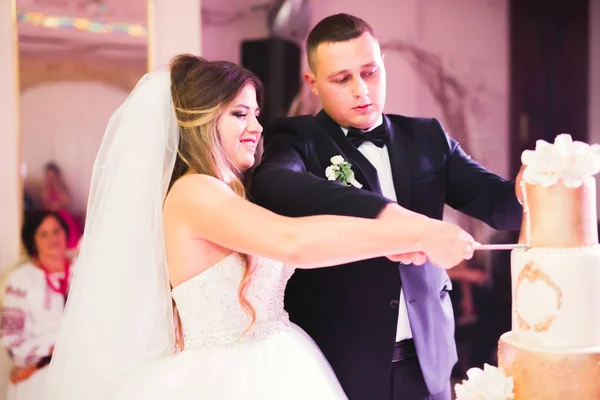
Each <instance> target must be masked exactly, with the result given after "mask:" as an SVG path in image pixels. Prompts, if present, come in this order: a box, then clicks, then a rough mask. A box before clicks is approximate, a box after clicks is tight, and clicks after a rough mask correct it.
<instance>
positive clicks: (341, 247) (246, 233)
mask: <svg viewBox="0 0 600 400" xmlns="http://www.w3.org/2000/svg"><path fill="white" fill-rule="evenodd" d="M387 207H396V208H398V209H401V207H399V206H398V205H396V204H390V205H388V206H387ZM384 210H385V209H384ZM401 210H403V211H401ZM401 210H396V213H403V214H404V215H403V219H404V221H403V222H404V223H402V224H398V223H397V220H396V221H394V222H395V223H390V222H389V220H384V219H364V218H354V217H339V216H327V215H323V216H312V217H302V218H289V217H283V216H280V215H277V214H275V213H272V212H270V211H268V210H266V209H264V208H262V207H259V206H257V205H255V204H253V203H251V202H249V201H247V200H244V199H242V198H241V197H239V196H237V195H236V194H235V193H234V192H233V191H232V190H231V189H230V188H229V187H228V186H227V185H226V184H224V183H223V182H221V181H220V180H218V179H216V178H212V177H209V176H206V175H188V176H185V177H183V178H181V179H180V180H179V181H177V182H176V183H175V185H174V186H173V188H172V190H171V192H170V193H169V196H168V197H167V201H166V203H165V211H167V212H168V213H169V214H170V215H171V216H172V217H175V218H176V219H177V220H182V221H186V223H187V224H189V225H190V226H191V229H192V231H193V233H194V234H195V235H197V236H198V237H199V238H202V239H205V240H208V241H210V242H213V243H215V244H217V245H220V246H223V247H225V248H229V249H232V250H234V251H237V252H241V253H247V254H252V255H258V256H263V257H267V258H271V259H275V260H280V261H282V262H285V263H288V264H290V265H294V266H297V267H299V268H314V267H320V266H331V265H338V264H343V263H348V262H352V261H356V260H360V259H368V258H374V257H381V256H387V255H393V254H401V253H408V252H418V251H423V249H424V248H423V247H424V243H423V242H424V241H425V240H426V239H425V238H426V236H427V235H429V234H430V232H431V231H432V229H435V228H434V225H437V223H439V221H434V220H430V219H429V218H427V217H425V216H423V215H420V214H417V213H414V212H411V211H408V210H405V209H401Z"/></svg>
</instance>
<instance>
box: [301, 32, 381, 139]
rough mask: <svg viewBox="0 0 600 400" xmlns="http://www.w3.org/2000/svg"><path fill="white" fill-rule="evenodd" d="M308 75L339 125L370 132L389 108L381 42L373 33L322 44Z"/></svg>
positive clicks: (324, 105) (306, 78) (313, 58)
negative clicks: (386, 97)
mask: <svg viewBox="0 0 600 400" xmlns="http://www.w3.org/2000/svg"><path fill="white" fill-rule="evenodd" d="M311 60H312V61H311V65H312V71H311V72H309V73H307V74H306V75H305V80H306V82H307V83H308V84H309V85H310V87H311V90H312V91H313V93H314V94H316V95H317V96H319V99H320V100H321V104H322V106H323V109H324V110H325V111H326V112H327V114H328V115H329V116H330V117H331V118H333V120H334V121H336V122H337V123H338V124H340V125H341V126H344V127H348V126H353V127H356V128H359V129H369V128H371V127H373V125H374V124H375V123H376V122H377V119H378V118H379V116H380V115H381V113H382V112H383V107H384V105H385V82H386V75H385V68H384V65H383V57H382V55H381V49H380V48H379V43H378V42H377V39H375V38H374V37H373V36H371V35H370V34H369V33H363V34H362V35H361V36H359V37H357V38H355V39H352V40H348V41H345V42H336V43H321V44H320V45H319V46H318V47H317V48H316V49H315V50H314V53H313V54H312V58H311Z"/></svg>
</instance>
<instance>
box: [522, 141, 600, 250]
mask: <svg viewBox="0 0 600 400" xmlns="http://www.w3.org/2000/svg"><path fill="white" fill-rule="evenodd" d="M521 160H522V161H523V164H524V165H525V166H526V168H525V171H524V172H523V182H522V185H523V200H524V205H523V206H524V215H523V225H522V228H521V238H520V240H519V241H520V242H521V243H526V244H528V245H529V246H532V247H587V246H592V245H595V244H597V243H598V233H597V225H596V224H597V222H596V186H595V184H596V181H595V179H594V177H593V176H594V175H595V174H597V173H598V172H600V145H597V144H594V145H591V146H590V145H589V144H587V143H583V142H578V141H573V140H572V138H571V136H570V135H567V134H562V135H558V136H557V137H556V139H555V140H554V144H550V143H548V142H545V141H543V140H538V141H537V143H536V148H535V150H526V151H524V152H523V154H522V156H521Z"/></svg>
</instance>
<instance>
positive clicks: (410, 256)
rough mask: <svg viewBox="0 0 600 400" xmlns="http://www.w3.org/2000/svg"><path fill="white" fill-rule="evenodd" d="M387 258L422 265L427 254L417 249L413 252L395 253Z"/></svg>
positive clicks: (425, 260) (402, 262)
mask: <svg viewBox="0 0 600 400" xmlns="http://www.w3.org/2000/svg"><path fill="white" fill-rule="evenodd" d="M388 258H389V259H390V260H392V261H395V262H399V263H401V264H415V265H423V264H425V262H427V256H426V255H425V253H422V252H418V251H417V252H413V253H404V254H396V255H393V256H390V257H388Z"/></svg>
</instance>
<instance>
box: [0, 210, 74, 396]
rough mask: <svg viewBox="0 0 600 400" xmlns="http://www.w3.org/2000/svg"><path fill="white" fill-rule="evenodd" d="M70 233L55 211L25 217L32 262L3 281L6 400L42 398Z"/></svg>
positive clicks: (68, 270)
mask: <svg viewBox="0 0 600 400" xmlns="http://www.w3.org/2000/svg"><path fill="white" fill-rule="evenodd" d="M68 231H69V228H68V226H67V224H66V222H65V221H64V220H63V219H62V217H61V216H60V214H59V213H57V212H54V211H34V212H31V213H28V215H27V218H26V220H25V223H24V225H23V228H22V230H21V239H22V241H23V245H24V246H25V249H26V250H27V254H28V255H29V257H30V261H29V262H26V263H24V264H23V265H21V266H19V267H17V269H15V270H13V271H12V272H10V273H9V275H8V276H7V277H6V284H5V290H4V296H3V298H2V311H1V314H0V316H1V319H0V321H1V322H0V335H1V336H2V345H3V346H4V348H5V349H6V350H7V351H8V354H9V356H10V357H11V359H12V360H13V363H14V367H13V369H12V370H11V372H10V385H9V392H8V399H9V400H37V399H39V398H41V390H42V387H43V384H44V379H45V378H44V376H45V374H46V370H47V368H45V367H46V366H47V365H48V364H49V363H50V359H51V357H52V352H53V349H54V343H55V340H56V336H57V334H58V329H59V324H60V320H61V317H62V314H63V310H64V306H65V302H66V298H67V293H68V289H69V283H70V280H71V277H72V275H73V274H72V272H73V269H72V262H71V260H70V259H69V258H68V257H67V235H68Z"/></svg>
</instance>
